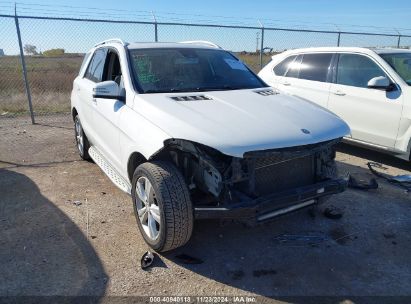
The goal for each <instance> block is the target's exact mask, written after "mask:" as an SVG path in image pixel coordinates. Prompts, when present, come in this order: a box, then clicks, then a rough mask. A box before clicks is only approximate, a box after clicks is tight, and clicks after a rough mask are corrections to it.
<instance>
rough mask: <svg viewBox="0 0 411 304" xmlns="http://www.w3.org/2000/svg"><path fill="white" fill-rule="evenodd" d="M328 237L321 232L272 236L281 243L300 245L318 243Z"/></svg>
mask: <svg viewBox="0 0 411 304" xmlns="http://www.w3.org/2000/svg"><path fill="white" fill-rule="evenodd" d="M327 240H328V238H327V236H325V235H324V234H323V233H307V234H281V235H279V236H276V237H274V241H275V242H278V243H280V244H283V245H292V246H302V245H306V244H308V245H318V244H319V243H321V242H324V241H327Z"/></svg>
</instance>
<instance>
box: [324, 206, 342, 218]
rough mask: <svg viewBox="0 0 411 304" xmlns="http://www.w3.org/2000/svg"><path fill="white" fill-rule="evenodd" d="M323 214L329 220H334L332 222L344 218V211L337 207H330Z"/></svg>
mask: <svg viewBox="0 0 411 304" xmlns="http://www.w3.org/2000/svg"><path fill="white" fill-rule="evenodd" d="M323 214H324V216H325V217H326V218H329V219H332V220H338V219H340V218H342V216H343V212H342V210H341V209H340V208H337V207H335V206H330V207H327V208H325V210H324V212H323Z"/></svg>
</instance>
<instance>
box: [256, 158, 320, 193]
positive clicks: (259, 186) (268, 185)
mask: <svg viewBox="0 0 411 304" xmlns="http://www.w3.org/2000/svg"><path fill="white" fill-rule="evenodd" d="M254 180H255V186H254V187H255V189H254V190H255V191H254V193H255V194H256V195H267V194H270V193H274V192H280V191H284V190H288V189H292V188H296V187H302V186H306V185H310V184H312V183H313V182H314V157H313V155H308V156H304V157H299V158H293V159H281V158H279V156H272V157H265V158H257V159H255V165H254Z"/></svg>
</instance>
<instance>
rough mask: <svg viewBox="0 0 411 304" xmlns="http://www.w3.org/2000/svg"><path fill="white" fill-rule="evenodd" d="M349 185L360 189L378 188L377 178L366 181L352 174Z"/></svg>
mask: <svg viewBox="0 0 411 304" xmlns="http://www.w3.org/2000/svg"><path fill="white" fill-rule="evenodd" d="M348 187H349V188H353V189H360V190H370V189H377V188H378V183H377V180H376V179H375V178H371V179H370V180H369V181H368V182H364V181H363V180H357V179H356V178H354V177H353V176H352V175H350V178H349V180H348Z"/></svg>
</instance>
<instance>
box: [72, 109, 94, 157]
mask: <svg viewBox="0 0 411 304" xmlns="http://www.w3.org/2000/svg"><path fill="white" fill-rule="evenodd" d="M77 124H79V126H80V129H79V128H78V126H77ZM78 132H80V133H81V134H80V135H81V136H82V138H83V144H82V145H80V144H79V137H78V135H79V134H78ZM74 136H75V140H76V145H77V150H78V153H79V155H80V157H81V158H82V159H84V160H91V157H90V155H89V154H88V149H89V148H90V143H89V141H88V139H87V136H86V134H85V133H84V130H83V126H82V125H81V122H80V118H79V116H78V115H76V117H74Z"/></svg>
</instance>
